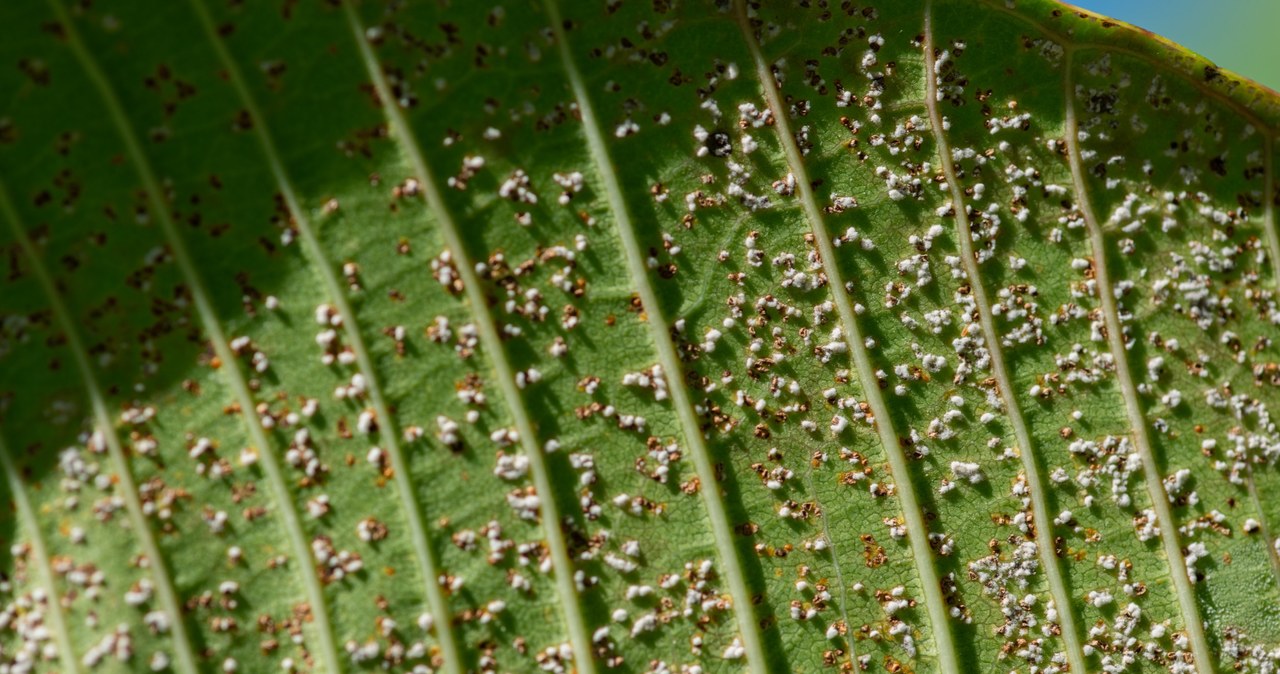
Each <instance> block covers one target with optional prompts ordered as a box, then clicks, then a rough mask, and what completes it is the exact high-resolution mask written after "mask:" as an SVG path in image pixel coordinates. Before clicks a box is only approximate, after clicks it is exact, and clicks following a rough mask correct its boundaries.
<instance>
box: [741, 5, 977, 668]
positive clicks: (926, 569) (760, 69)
mask: <svg viewBox="0 0 1280 674" xmlns="http://www.w3.org/2000/svg"><path fill="white" fill-rule="evenodd" d="M737 5H738V22H739V24H740V25H741V27H742V34H743V38H744V39H745V40H746V42H747V46H748V47H749V48H750V50H751V57H752V59H753V61H754V62H755V69H756V76H757V77H758V78H759V80H760V86H761V88H762V89H763V91H764V96H765V98H766V99H767V100H768V102H769V108H770V109H771V110H772V111H773V118H774V120H775V121H776V127H777V133H778V136H779V138H780V140H781V143H782V147H783V150H784V151H785V152H786V156H787V164H788V166H789V168H790V169H791V172H792V174H793V175H794V176H795V179H796V189H797V191H798V192H799V193H800V201H801V203H802V204H803V205H804V211H805V215H806V218H807V219H808V221H809V226H810V227H811V228H812V231H813V238H814V243H815V245H816V247H817V249H818V254H819V256H820V257H821V261H822V268H823V269H824V270H825V272H826V275H827V281H828V283H827V286H828V287H829V288H830V289H831V295H832V299H833V300H834V302H835V305H836V309H837V313H838V314H839V315H840V322H841V326H842V327H843V331H844V339H845V341H846V342H847V343H848V344H849V352H850V354H851V357H852V360H853V364H854V367H855V369H856V370H857V371H858V379H859V381H861V382H862V389H863V395H865V396H866V398H867V403H868V404H869V405H870V406H871V411H872V414H873V415H874V417H875V418H874V424H875V428H876V431H877V433H878V434H879V436H880V442H881V444H883V445H884V451H885V455H886V456H887V457H888V460H889V467H890V469H891V470H892V471H893V477H894V483H895V487H896V489H897V491H898V496H899V499H900V501H901V503H902V511H903V518H904V519H905V520H906V524H907V530H908V532H909V533H908V535H907V539H908V541H909V543H910V544H911V553H912V556H913V557H914V559H915V565H916V570H917V573H919V575H920V584H921V586H922V587H921V590H922V592H923V593H924V603H925V608H926V610H927V612H928V615H929V622H930V624H931V625H932V628H933V639H934V645H935V647H936V648H937V650H938V663H939V666H940V668H941V671H943V672H945V673H946V674H959V671H960V658H959V654H958V652H957V650H956V646H955V642H954V640H953V638H952V634H951V626H950V624H949V620H948V618H947V602H946V598H945V597H944V596H943V594H942V583H941V581H940V579H939V577H938V570H937V567H936V566H935V565H934V560H933V551H932V550H931V548H930V547H929V529H928V526H927V525H926V524H925V521H924V513H923V510H922V508H921V502H920V499H919V497H918V496H917V494H916V489H915V484H914V483H913V482H912V480H911V470H910V466H908V465H907V459H906V456H905V455H904V454H903V452H902V449H901V447H899V445H898V434H897V431H896V430H895V429H894V427H893V419H892V417H890V416H889V407H888V405H886V404H885V400H884V396H882V395H881V394H880V387H879V385H878V382H877V380H876V377H875V368H874V367H873V366H872V364H871V356H870V354H869V353H868V350H867V347H866V343H865V342H864V340H863V337H862V330H861V328H860V327H859V326H858V320H857V314H856V313H855V311H854V308H853V300H852V299H851V298H850V296H849V291H848V289H847V288H846V286H845V281H844V279H843V277H842V276H843V275H842V274H841V273H840V267H839V263H838V261H837V260H836V254H835V247H834V246H832V244H831V236H830V234H828V233H827V226H826V222H825V219H824V218H823V215H822V209H821V208H820V207H819V206H818V201H817V198H816V197H815V196H814V194H813V187H812V183H811V182H810V180H809V175H808V172H807V171H806V169H805V166H804V160H803V157H802V156H801V154H800V148H799V147H798V146H797V145H796V140H795V136H794V135H792V133H791V125H790V122H789V121H788V119H787V106H786V105H785V104H784V103H783V101H782V95H781V93H780V92H779V91H778V85H777V81H776V80H775V79H774V77H773V72H772V70H771V69H770V67H769V63H768V62H767V61H766V60H765V58H764V55H763V54H762V53H761V50H760V45H759V43H758V41H757V40H756V36H755V31H754V29H752V27H751V21H750V18H749V17H748V14H747V6H746V0H737Z"/></svg>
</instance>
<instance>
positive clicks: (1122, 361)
mask: <svg viewBox="0 0 1280 674" xmlns="http://www.w3.org/2000/svg"><path fill="white" fill-rule="evenodd" d="M1072 56H1073V53H1072V52H1070V51H1068V52H1067V54H1066V57H1065V60H1064V61H1063V73H1064V77H1063V81H1064V88H1063V97H1064V99H1065V102H1066V103H1065V104H1066V118H1065V119H1066V121H1065V125H1064V126H1065V131H1066V141H1067V161H1068V163H1069V164H1070V167H1071V181H1072V183H1073V185H1074V187H1075V192H1076V199H1077V201H1078V202H1079V207H1080V214H1081V215H1082V216H1083V217H1084V221H1085V227H1086V229H1087V230H1088V236H1089V246H1090V249H1091V254H1092V256H1093V260H1094V263H1093V266H1094V271H1095V274H1096V277H1095V278H1096V280H1097V292H1098V299H1099V301H1100V303H1101V304H1102V314H1103V320H1104V322H1105V325H1106V332H1107V344H1108V347H1109V348H1110V351H1111V356H1112V358H1113V359H1114V360H1115V366H1116V377H1117V379H1118V380H1119V386H1120V393H1121V395H1122V396H1123V398H1124V406H1125V413H1126V415H1127V416H1128V418H1129V425H1130V427H1131V432H1132V434H1133V440H1134V444H1135V446H1136V448H1137V451H1138V456H1139V457H1140V458H1141V459H1142V470H1143V473H1144V475H1145V478H1146V479H1145V482H1146V485H1147V492H1148V493H1149V495H1150V497H1151V507H1152V509H1154V510H1155V512H1156V519H1157V521H1158V522H1159V524H1160V527H1159V528H1160V542H1161V545H1162V546H1163V547H1164V553H1165V557H1166V558H1167V561H1168V564H1169V576H1170V580H1171V581H1172V582H1173V587H1174V590H1175V593H1176V594H1177V597H1178V607H1179V609H1180V610H1181V612H1182V621H1183V625H1184V626H1185V628H1186V631H1187V635H1188V636H1189V637H1190V639H1191V651H1192V654H1193V655H1194V657H1195V666H1196V670H1197V671H1198V672H1200V674H1211V672H1213V669H1214V667H1213V656H1212V651H1211V650H1210V649H1209V641H1208V639H1207V638H1206V637H1205V632H1204V623H1203V622H1202V621H1201V617H1200V610H1199V607H1198V606H1197V605H1196V597H1195V590H1194V589H1193V588H1192V587H1191V579H1190V577H1189V576H1188V575H1187V569H1186V564H1185V562H1184V561H1183V557H1182V551H1181V549H1180V547H1179V543H1178V526H1177V520H1175V519H1174V517H1173V510H1172V509H1171V508H1170V507H1169V496H1168V494H1167V493H1166V492H1165V489H1164V482H1163V481H1162V480H1161V478H1160V468H1159V466H1158V465H1157V464H1156V457H1155V452H1154V451H1153V450H1152V448H1151V439H1150V438H1149V437H1148V435H1147V423H1146V419H1145V418H1144V415H1143V411H1142V403H1141V401H1140V400H1139V399H1138V390H1137V387H1136V386H1135V385H1134V383H1133V374H1132V372H1131V371H1130V370H1129V355H1128V353H1127V352H1126V349H1125V344H1124V332H1123V328H1124V326H1122V325H1121V324H1120V314H1119V310H1118V308H1117V307H1116V297H1115V290H1114V289H1115V286H1114V285H1112V283H1111V279H1110V273H1109V272H1108V270H1107V259H1106V242H1105V240H1104V239H1103V235H1102V226H1101V225H1100V224H1099V222H1098V219H1097V217H1096V216H1095V215H1094V212H1093V206H1092V204H1091V203H1090V199H1089V192H1088V185H1087V183H1086V182H1085V176H1084V163H1083V160H1082V159H1081V157H1080V135H1079V134H1080V127H1079V120H1078V119H1077V118H1076V106H1075V84H1074V81H1073V77H1072V68H1073V59H1072Z"/></svg>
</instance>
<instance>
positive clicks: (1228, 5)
mask: <svg viewBox="0 0 1280 674" xmlns="http://www.w3.org/2000/svg"><path fill="white" fill-rule="evenodd" d="M1071 4H1074V5H1076V6H1078V7H1082V8H1084V9H1088V10H1090V11H1093V12H1097V13H1099V14H1105V15H1107V16H1110V17H1112V18H1115V19H1120V20H1121V21H1125V22H1127V23H1131V24H1134V25H1136V26H1140V27H1142V28H1146V29H1147V30H1149V31H1151V32H1153V33H1158V34H1160V35H1163V36H1164V37H1167V38H1169V39H1170V40H1173V41H1174V42H1177V43H1178V44H1181V45H1183V46H1184V47H1187V48H1189V49H1191V50H1192V51H1194V52H1197V53H1199V54H1201V55H1202V56H1205V57H1206V58H1208V59H1209V60H1211V61H1213V62H1215V63H1217V64H1218V65H1219V66H1221V67H1222V68H1225V69H1227V70H1230V71H1232V72H1234V73H1236V74H1238V75H1243V76H1244V77H1247V78H1249V79H1252V80H1254V81H1256V82H1258V83H1260V84H1264V85H1266V86H1268V87H1271V88H1272V89H1276V90H1280V34H1278V33H1280V0H1075V1H1074V2H1072V3H1071Z"/></svg>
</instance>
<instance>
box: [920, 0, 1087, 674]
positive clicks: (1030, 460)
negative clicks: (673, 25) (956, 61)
mask: <svg viewBox="0 0 1280 674" xmlns="http://www.w3.org/2000/svg"><path fill="white" fill-rule="evenodd" d="M933 45H934V42H933V2H932V1H931V0H930V1H929V2H926V4H925V9H924V70H925V104H926V106H927V107H928V109H929V126H930V127H931V128H932V130H933V136H934V139H935V142H936V143H937V146H938V160H939V161H940V162H941V164H942V172H943V174H944V175H945V176H946V179H947V187H948V188H949V189H950V191H951V202H952V209H953V210H954V211H955V218H956V240H957V241H958V242H959V244H960V257H961V258H963V260H964V270H965V274H966V275H967V276H968V277H969V286H970V288H971V289H972V293H973V299H974V304H976V305H977V309H978V320H979V322H980V323H981V325H982V333H983V336H984V338H985V340H986V342H987V351H988V353H990V355H991V370H992V373H993V374H994V375H995V378H996V384H997V386H999V388H1000V397H1001V400H1003V401H1004V405H1005V411H1006V412H1007V413H1008V415H1009V425H1010V426H1011V427H1012V428H1013V434H1014V437H1015V438H1016V439H1017V441H1018V455H1019V457H1020V458H1021V459H1022V471H1023V474H1024V475H1025V476H1026V479H1027V486H1028V488H1029V489H1030V492H1031V503H1032V509H1033V511H1034V513H1035V537H1036V549H1037V552H1038V553H1039V556H1040V565H1041V566H1042V567H1044V571H1045V577H1046V579H1047V580H1048V582H1049V593H1050V594H1051V595H1052V596H1053V602H1054V604H1055V606H1056V608H1057V609H1058V615H1059V619H1058V624H1059V626H1060V627H1061V628H1062V635H1061V636H1062V642H1063V646H1064V647H1065V648H1066V651H1067V661H1068V662H1069V663H1070V665H1071V670H1072V671H1073V672H1085V671H1088V670H1087V669H1086V668H1085V662H1084V648H1083V644H1082V642H1081V640H1080V635H1079V633H1078V632H1077V631H1076V619H1075V607H1074V605H1073V604H1072V602H1071V595H1070V593H1069V592H1068V591H1067V584H1066V581H1065V580H1064V578H1063V575H1062V566H1061V565H1060V564H1059V562H1058V558H1057V555H1055V554H1054V552H1053V551H1054V549H1055V547H1056V546H1055V545H1054V542H1053V527H1052V524H1051V523H1050V522H1049V521H1048V520H1049V514H1048V513H1049V503H1048V499H1047V497H1046V491H1045V481H1044V479H1043V476H1041V475H1040V466H1039V465H1038V464H1037V463H1036V456H1035V451H1033V447H1034V445H1033V444H1032V441H1031V433H1030V432H1029V431H1028V429H1027V422H1026V419H1025V418H1024V417H1023V415H1022V406H1021V403H1019V402H1018V394H1017V390H1016V389H1015V388H1014V386H1013V378H1012V377H1011V376H1010V375H1009V369H1008V367H1007V366H1006V364H1005V360H1004V348H1003V345H1002V343H1001V341H1000V333H999V332H997V331H996V326H995V321H994V319H993V318H992V317H993V316H994V313H993V312H992V310H991V301H990V299H988V297H987V290H986V284H984V283H983V277H982V271H981V270H980V269H978V259H977V256H976V255H975V254H974V250H973V234H972V231H971V229H970V224H969V208H968V204H966V203H965V196H964V190H962V189H961V186H960V181H959V179H958V178H957V176H956V169H955V163H954V161H953V160H952V156H951V144H950V142H949V141H948V140H947V134H946V132H945V128H944V126H943V119H942V111H941V110H939V108H938V72H937V68H936V58H937V54H936V53H935V52H934V47H933Z"/></svg>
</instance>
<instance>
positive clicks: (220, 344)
mask: <svg viewBox="0 0 1280 674" xmlns="http://www.w3.org/2000/svg"><path fill="white" fill-rule="evenodd" d="M49 4H50V5H51V6H52V7H53V10H54V12H55V13H56V14H57V16H58V21H59V23H61V24H62V25H63V27H64V28H65V29H66V43H67V46H68V47H69V48H70V49H71V51H72V53H73V54H74V55H75V57H76V60H78V61H79V62H80V65H81V67H83V68H84V71H85V74H86V75H87V76H88V78H89V80H90V81H91V83H92V84H93V86H94V88H95V89H97V91H98V95H99V96H100V97H101V98H102V102H103V104H104V105H105V106H106V108H107V114H108V116H109V117H110V118H111V121H112V123H113V124H114V125H115V126H116V128H117V130H118V132H119V133H120V137H121V140H122V141H123V142H124V144H125V150H126V153H127V154H128V156H129V159H130V161H131V162H132V163H133V165H134V169H135V170H136V171H137V172H138V177H139V179H140V180H141V181H142V183H143V189H144V191H145V192H146V195H147V200H148V202H149V203H150V206H151V209H152V210H153V211H154V212H155V215H156V220H157V221H158V222H159V223H160V228H161V230H162V231H163V233H164V236H165V238H166V239H167V240H168V242H169V246H170V247H171V249H172V250H171V252H172V253H173V257H174V260H175V261H176V263H177V265H178V268H179V271H180V272H181V273H182V275H183V277H184V278H185V279H186V281H187V283H188V284H189V285H190V289H191V294H192V297H193V299H194V302H195V306H196V312H197V313H198V314H199V317H200V321H201V323H202V324H203V325H204V328H205V330H206V332H207V333H208V339H209V341H210V342H211V343H212V344H213V348H214V352H215V353H216V354H217V356H218V358H219V359H221V360H222V362H223V367H221V368H219V369H220V371H222V372H223V373H225V379H226V381H227V384H228V386H229V387H230V388H231V391H232V394H233V395H234V397H235V400H236V402H237V403H238V404H239V405H240V414H241V417H242V419H243V420H244V424H245V428H246V429H247V431H248V434H249V438H250V440H251V441H252V442H253V443H254V444H255V445H256V446H257V448H258V450H259V452H260V453H261V455H262V459H263V460H262V461H260V462H259V463H260V465H261V466H262V467H263V470H264V472H266V474H267V481H268V483H269V484H270V486H271V491H272V495H273V496H274V498H275V500H276V502H277V503H278V505H279V506H280V507H279V512H280V515H281V518H282V519H283V520H284V528H285V531H286V533H287V534H288V538H289V543H290V545H291V547H292V548H293V554H294V556H296V557H297V558H298V562H299V565H300V567H301V568H300V570H299V573H300V575H301V578H302V583H303V586H304V589H305V590H306V595H307V599H308V602H309V603H310V604H311V607H312V611H311V613H312V617H313V619H314V621H315V625H316V630H315V633H316V636H317V639H318V640H319V642H320V644H319V645H320V648H319V651H320V658H321V660H323V661H325V662H328V663H329V665H330V667H331V669H332V671H334V672H338V671H341V669H342V667H341V665H340V661H339V660H338V652H337V649H336V648H335V647H334V636H333V628H332V626H331V625H330V623H329V615H328V611H327V610H326V609H325V599H324V594H323V592H322V591H321V589H320V580H319V578H318V577H317V575H316V569H315V564H314V562H313V560H312V557H311V550H310V547H309V546H308V545H307V541H306V538H305V536H304V534H303V531H302V525H301V523H300V521H299V519H298V512H297V509H296V507H295V506H294V504H293V502H292V499H291V497H290V494H289V489H288V486H287V485H286V483H285V479H284V475H283V474H282V472H281V470H280V465H279V463H278V461H277V456H276V453H275V452H273V451H271V447H270V443H269V442H268V441H267V437H266V434H265V433H263V430H262V427H261V425H260V424H258V423H257V422H255V420H254V419H253V417H252V415H253V410H254V404H253V397H252V396H251V395H250V393H249V386H248V384H247V382H246V381H245V379H244V374H243V373H242V372H241V371H240V368H239V366H238V365H237V364H236V362H237V361H236V356H235V354H234V353H233V352H232V351H231V347H230V345H229V344H228V342H227V338H226V335H225V334H224V333H223V331H222V326H221V325H220V324H219V322H218V318H217V313H216V312H215V311H214V308H213V303H212V301H211V300H210V298H209V293H208V290H207V289H206V288H205V283H204V280H203V279H202V278H201V276H200V274H199V271H198V270H197V268H196V266H195V263H194V262H193V261H192V259H191V254H190V252H189V251H188V250H187V246H186V243H185V242H184V241H183V239H182V235H181V233H180V232H179V231H178V229H177V227H176V226H175V225H174V223H173V218H172V216H171V215H170V213H169V209H168V208H166V207H165V201H164V197H163V194H162V192H161V190H160V185H159V182H158V181H157V180H156V176H155V172H154V170H153V169H152V167H151V164H150V162H149V161H148V159H147V157H146V154H145V153H144V152H143V150H142V147H141V145H140V144H139V143H138V138H137V134H136V133H135V131H134V130H133V128H132V126H131V125H130V123H129V120H128V118H127V117H126V116H125V114H124V109H123V107H122V106H121V104H120V100H119V98H118V97H117V95H116V93H115V91H114V90H113V88H112V84H111V82H110V81H109V80H108V79H107V78H106V76H105V75H104V74H103V72H102V70H101V68H99V67H98V64H97V63H96V61H95V60H94V58H93V55H92V54H90V53H89V51H88V49H87V48H86V47H85V46H84V44H83V42H82V41H81V39H80V36H79V32H78V31H77V30H76V28H75V24H74V22H73V20H72V19H71V17H70V16H69V15H68V14H67V12H66V10H65V9H64V8H63V7H62V4H61V2H60V1H59V0H49ZM104 412H105V409H104ZM109 437H110V436H109ZM120 460H121V461H123V460H124V457H123V455H121V457H120ZM128 490H129V491H130V492H131V493H132V486H130V487H129V488H128ZM157 561H159V560H157ZM175 604H176V601H175ZM179 617H180V616H179ZM174 622H175V624H180V622H181V621H180V619H175V621H174ZM191 671H195V670H194V662H193V665H192V670H191Z"/></svg>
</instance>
